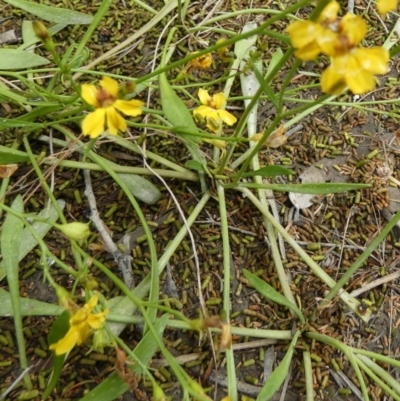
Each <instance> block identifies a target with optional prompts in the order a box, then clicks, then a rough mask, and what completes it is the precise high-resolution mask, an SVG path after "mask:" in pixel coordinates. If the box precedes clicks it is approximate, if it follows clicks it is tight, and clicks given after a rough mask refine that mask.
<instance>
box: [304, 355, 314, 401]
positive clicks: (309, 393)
mask: <svg viewBox="0 0 400 401" xmlns="http://www.w3.org/2000/svg"><path fill="white" fill-rule="evenodd" d="M303 362H304V376H305V378H306V398H307V401H314V386H313V372H312V364H311V354H310V351H303Z"/></svg>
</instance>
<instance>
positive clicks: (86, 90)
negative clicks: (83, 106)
mask: <svg viewBox="0 0 400 401" xmlns="http://www.w3.org/2000/svg"><path fill="white" fill-rule="evenodd" d="M98 93H99V90H98V89H97V88H96V86H95V85H89V84H83V85H82V86H81V97H82V99H83V100H84V101H85V102H86V103H88V104H90V105H91V106H93V107H96V108H97V107H99V106H100V105H99V102H98V101H97V95H98Z"/></svg>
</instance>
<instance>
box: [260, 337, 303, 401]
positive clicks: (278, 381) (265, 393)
mask: <svg viewBox="0 0 400 401" xmlns="http://www.w3.org/2000/svg"><path fill="white" fill-rule="evenodd" d="M299 336H300V331H296V334H295V335H294V337H293V340H292V341H291V343H290V345H289V349H288V350H287V352H286V355H285V356H284V358H283V359H282V362H281V363H280V364H279V366H278V367H277V368H276V369H275V370H274V371H273V372H272V373H271V376H270V377H268V380H267V381H266V383H265V384H264V387H263V388H262V389H261V391H260V393H259V394H258V397H257V401H268V400H270V399H271V398H272V397H273V395H274V394H275V393H276V392H277V391H278V390H279V388H280V387H281V385H282V384H283V382H284V381H285V379H286V376H287V374H288V372H289V367H290V364H291V362H292V358H293V351H294V347H295V345H296V343H297V339H298V338H299Z"/></svg>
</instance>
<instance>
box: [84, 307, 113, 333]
mask: <svg viewBox="0 0 400 401" xmlns="http://www.w3.org/2000/svg"><path fill="white" fill-rule="evenodd" d="M107 313H108V309H104V311H103V312H101V313H96V314H94V315H90V316H89V317H88V318H87V323H88V325H89V326H90V327H91V328H92V329H99V328H100V327H101V326H102V325H103V323H104V321H105V320H106V317H105V316H106V315H107Z"/></svg>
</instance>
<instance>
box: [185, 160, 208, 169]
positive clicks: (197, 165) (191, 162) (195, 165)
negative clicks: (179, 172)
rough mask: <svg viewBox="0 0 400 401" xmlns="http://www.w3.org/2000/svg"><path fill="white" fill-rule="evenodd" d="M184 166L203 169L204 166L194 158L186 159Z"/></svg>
mask: <svg viewBox="0 0 400 401" xmlns="http://www.w3.org/2000/svg"><path fill="white" fill-rule="evenodd" d="M185 167H186V168H188V169H190V170H196V171H204V166H203V165H202V164H201V163H200V162H198V161H196V160H188V161H187V162H186V163H185Z"/></svg>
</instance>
